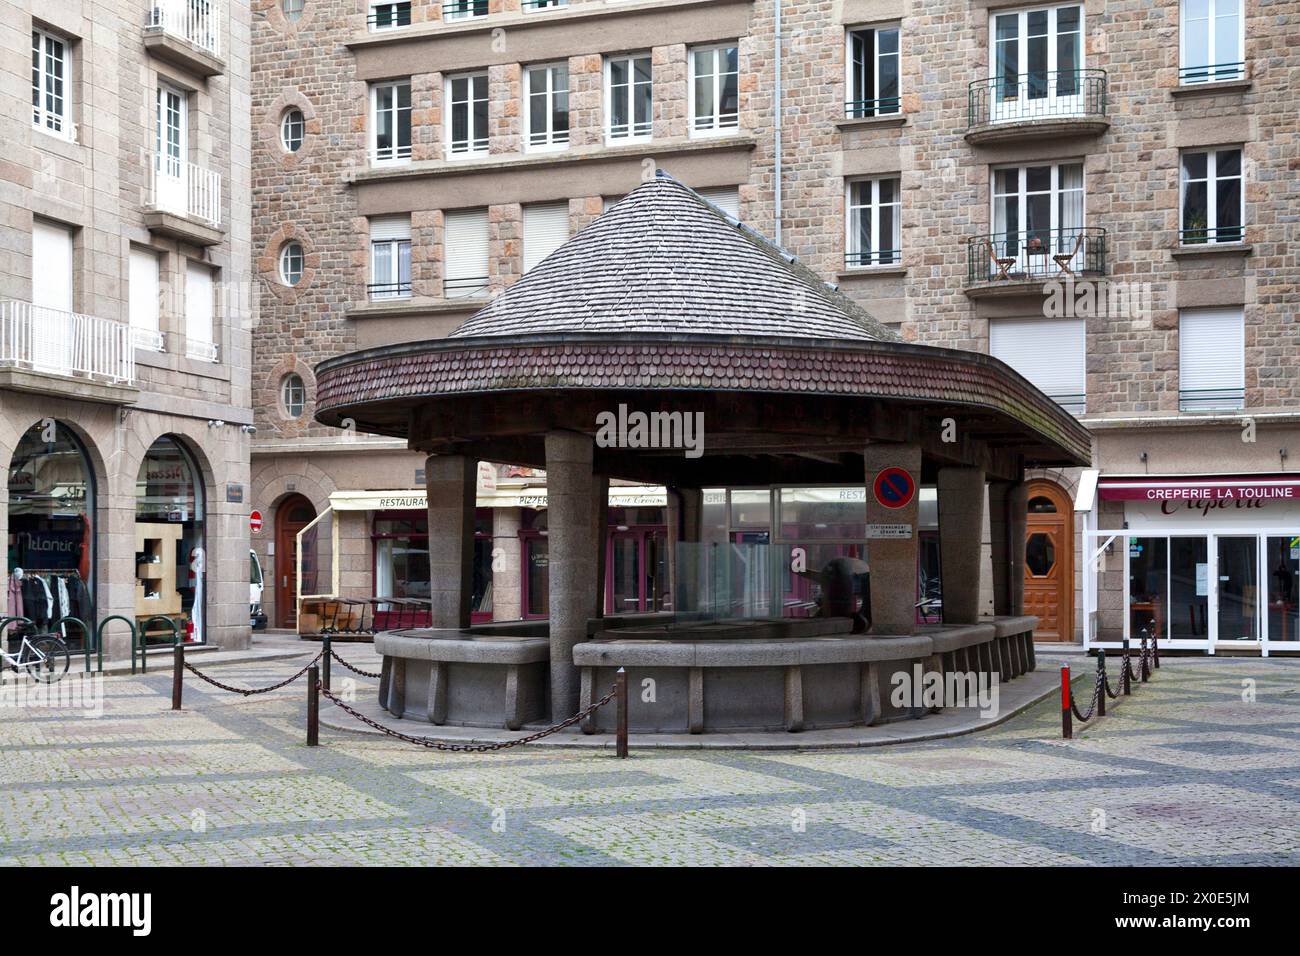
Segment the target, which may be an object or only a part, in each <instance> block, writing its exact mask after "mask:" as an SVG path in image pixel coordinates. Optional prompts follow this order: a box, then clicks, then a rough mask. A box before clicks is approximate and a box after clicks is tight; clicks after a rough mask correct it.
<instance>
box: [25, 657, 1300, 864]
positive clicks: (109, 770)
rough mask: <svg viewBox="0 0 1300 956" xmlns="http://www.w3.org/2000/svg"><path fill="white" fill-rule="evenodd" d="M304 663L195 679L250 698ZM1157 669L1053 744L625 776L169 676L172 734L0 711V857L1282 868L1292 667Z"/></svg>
mask: <svg viewBox="0 0 1300 956" xmlns="http://www.w3.org/2000/svg"><path fill="white" fill-rule="evenodd" d="M342 652H343V653H344V654H345V656H347V657H348V658H349V659H350V660H353V661H355V662H357V663H359V664H360V665H361V666H362V667H365V668H368V669H377V662H376V659H375V658H374V657H373V652H372V651H371V649H370V648H369V647H364V646H355V645H354V646H348V647H346V648H344V649H343V651H342ZM307 660H308V657H307V656H306V655H304V656H303V657H302V658H300V659H298V660H294V661H275V662H261V663H257V664H240V665H230V666H222V667H214V668H212V672H213V674H214V675H215V676H217V677H218V678H219V679H220V680H222V681H224V682H226V683H233V684H241V685H243V686H259V685H266V684H270V683H273V682H274V681H276V680H280V679H283V678H284V677H286V676H288V675H289V674H291V673H293V672H294V671H295V670H297V669H298V668H299V667H301V666H302V665H303V664H304V663H306V661H307ZM200 663H201V662H200ZM1164 664H1165V666H1164V667H1163V668H1162V669H1161V670H1160V671H1159V672H1158V674H1157V675H1156V676H1155V678H1154V680H1153V682H1152V683H1150V684H1147V685H1145V686H1142V687H1139V688H1138V689H1137V690H1136V692H1135V693H1134V695H1133V696H1132V697H1128V698H1123V699H1121V700H1120V701H1119V702H1118V704H1116V705H1112V710H1111V714H1110V716H1108V717H1106V718H1105V719H1103V720H1101V721H1100V722H1097V723H1094V724H1090V725H1088V726H1087V727H1086V728H1083V729H1081V730H1078V731H1077V736H1076V739H1075V740H1073V741H1063V740H1061V739H1059V738H1060V714H1059V711H1058V709H1057V704H1056V702H1055V701H1054V700H1048V701H1045V702H1044V703H1042V704H1039V705H1038V706H1036V707H1034V708H1032V709H1030V710H1029V711H1027V712H1026V713H1024V714H1022V715H1020V716H1018V717H1016V718H1014V719H1012V720H1011V721H1009V722H1007V723H1006V724H1003V725H1001V726H1000V727H998V728H996V729H994V730H992V731H989V732H985V733H982V734H979V735H973V736H968V737H962V738H955V739H951V740H946V741H941V742H937V743H927V744H913V745H900V746H895V747H886V748H872V749H868V750H860V751H827V752H780V753H773V752H766V753H759V752H753V753H745V752H738V751H707V752H703V751H699V752H697V751H689V752H662V751H659V752H654V753H642V754H637V753H635V752H634V753H633V756H632V759H629V760H626V761H617V760H615V759H614V758H613V757H612V756H610V755H609V754H607V753H600V754H595V755H593V754H591V753H588V752H577V751H562V750H561V751H556V750H548V751H537V750H533V751H529V750H527V749H526V748H525V749H521V750H515V751H507V752H505V753H503V754H495V755H494V754H487V755H473V756H471V755H462V754H444V753H437V752H426V751H423V750H421V749H419V748H415V747H412V746H409V745H406V744H402V743H399V742H392V741H387V740H383V739H379V738H375V737H363V736H359V735H350V734H343V733H339V732H337V731H331V730H329V729H328V728H323V729H322V746H320V747H318V748H315V749H308V748H307V747H306V746H305V745H304V733H303V726H304V711H305V703H304V695H305V687H304V684H303V683H302V682H298V683H295V684H293V685H291V686H290V687H287V688H285V689H283V690H279V691H275V692H273V693H271V694H267V695H263V696H260V697H250V698H243V697H238V696H235V695H232V694H227V693H222V692H220V691H217V690H216V689H215V688H212V687H209V686H207V685H205V684H202V683H200V682H199V681H198V680H196V679H194V678H192V677H189V678H187V681H186V687H185V695H186V697H185V703H186V709H185V710H184V711H183V712H181V713H179V714H176V713H172V712H171V711H170V710H169V707H170V675H169V674H168V673H166V672H165V671H166V668H165V667H160V672H159V673H150V674H149V675H148V676H144V677H115V678H109V679H107V680H106V681H104V684H103V689H104V707H103V716H101V717H98V718H95V719H90V718H87V717H86V716H84V715H83V714H82V713H81V712H80V711H77V710H71V709H66V708H65V709H62V710H53V709H40V708H25V709H15V708H14V707H11V706H4V707H0V787H2V792H3V794H4V800H3V801H0V863H3V864H6V865H13V864H24V865H25V864H76V865H87V864H144V865H160V864H161V865H169V864H214V863H215V864H220V863H238V864H258V863H274V864H303V863H306V864H410V865H424V866H428V865H438V864H480V863H484V864H505V865H515V864H737V865H784V864H885V863H887V864H976V865H978V864H1146V865H1168V866H1183V867H1186V866H1195V865H1202V864H1287V863H1290V864H1296V863H1300V831H1298V830H1297V827H1296V820H1297V819H1300V693H1298V692H1297V689H1298V688H1300V661H1297V660H1277V659H1273V660H1258V659H1241V658H1238V659H1217V660H1210V659H1204V658H1181V659H1166V660H1165V661H1164ZM1040 666H1051V665H1050V663H1047V664H1045V665H1040ZM1088 668H1089V665H1088V664H1086V663H1085V662H1082V661H1080V662H1079V663H1077V664H1076V672H1079V671H1087V670H1088ZM335 675H336V676H335V687H336V690H337V689H338V688H339V685H340V682H341V680H342V676H343V675H341V674H340V669H338V668H336V671H335ZM9 680H10V682H12V680H13V678H12V677H10V678H9ZM374 685H375V682H373V681H368V680H362V679H358V680H357V685H356V686H357V692H358V694H369V693H372V692H373V688H374ZM11 686H12V684H11ZM1082 688H1083V685H1082V684H1077V685H1076V690H1077V691H1081V690H1082ZM1252 690H1253V694H1254V699H1253V701H1252V700H1249V698H1250V691H1252Z"/></svg>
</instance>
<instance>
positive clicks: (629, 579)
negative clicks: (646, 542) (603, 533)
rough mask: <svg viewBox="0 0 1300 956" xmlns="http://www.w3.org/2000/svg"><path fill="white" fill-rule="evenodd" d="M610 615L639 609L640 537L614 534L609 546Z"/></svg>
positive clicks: (640, 608) (637, 535) (628, 612)
mask: <svg viewBox="0 0 1300 956" xmlns="http://www.w3.org/2000/svg"><path fill="white" fill-rule="evenodd" d="M610 558H611V560H610V577H611V588H610V601H609V606H608V608H607V609H606V610H608V611H609V613H610V614H632V613H636V612H638V611H640V610H642V607H641V536H640V535H639V534H616V535H614V540H613V542H612V543H611V546H610Z"/></svg>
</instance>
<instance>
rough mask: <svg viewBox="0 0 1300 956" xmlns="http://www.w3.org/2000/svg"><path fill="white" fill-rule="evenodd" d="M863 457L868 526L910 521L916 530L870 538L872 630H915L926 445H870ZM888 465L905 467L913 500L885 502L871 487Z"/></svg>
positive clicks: (897, 632) (890, 632)
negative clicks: (897, 505) (890, 504)
mask: <svg viewBox="0 0 1300 956" xmlns="http://www.w3.org/2000/svg"><path fill="white" fill-rule="evenodd" d="M863 457H864V464H865V465H866V486H867V508H866V511H867V515H866V517H867V524H868V525H907V526H908V527H909V528H910V529H911V532H910V534H908V535H907V537H904V538H873V539H868V541H867V563H868V564H870V565H871V618H872V624H871V633H872V634H876V635H881V636H889V635H900V634H911V633H912V631H913V630H914V629H915V626H916V562H917V549H918V547H919V541H920V539H919V538H918V536H917V531H916V524H917V520H918V517H919V512H920V500H921V494H920V484H921V449H920V447H919V446H917V445H908V444H877V445H868V446H867V448H866V450H865V451H864V453H863ZM886 468H903V469H906V471H907V472H908V473H909V474H910V475H911V476H912V482H913V485H914V486H915V487H916V491H915V492H914V493H913V495H912V500H911V501H910V502H908V503H907V504H906V505H905V506H903V507H901V508H888V507H886V506H884V505H882V504H880V503H879V502H877V501H876V496H875V493H874V492H873V491H872V487H873V485H874V483H875V480H876V476H877V475H878V474H879V473H880V472H881V471H883V470H884V469H886Z"/></svg>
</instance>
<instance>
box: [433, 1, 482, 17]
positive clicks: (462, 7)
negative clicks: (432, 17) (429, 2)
mask: <svg viewBox="0 0 1300 956" xmlns="http://www.w3.org/2000/svg"><path fill="white" fill-rule="evenodd" d="M487 15H488V0H447V2H446V3H444V4H443V5H442V18H443V19H444V20H449V21H456V20H477V19H478V18H479V17H485V16H487Z"/></svg>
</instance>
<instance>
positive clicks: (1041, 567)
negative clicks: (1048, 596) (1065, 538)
mask: <svg viewBox="0 0 1300 956" xmlns="http://www.w3.org/2000/svg"><path fill="white" fill-rule="evenodd" d="M1025 564H1027V565H1028V566H1029V571H1030V573H1031V574H1033V576H1034V577H1036V578H1042V577H1046V576H1047V574H1048V572H1050V571H1051V570H1052V568H1053V567H1054V566H1055V565H1056V545H1054V544H1053V543H1052V537H1051V535H1049V534H1044V533H1043V532H1041V531H1040V532H1037V533H1035V534H1031V535H1030V536H1029V540H1028V541H1027V542H1025Z"/></svg>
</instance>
